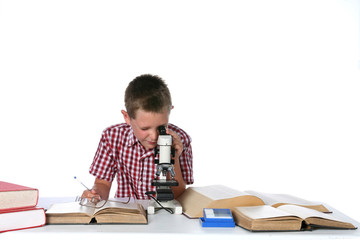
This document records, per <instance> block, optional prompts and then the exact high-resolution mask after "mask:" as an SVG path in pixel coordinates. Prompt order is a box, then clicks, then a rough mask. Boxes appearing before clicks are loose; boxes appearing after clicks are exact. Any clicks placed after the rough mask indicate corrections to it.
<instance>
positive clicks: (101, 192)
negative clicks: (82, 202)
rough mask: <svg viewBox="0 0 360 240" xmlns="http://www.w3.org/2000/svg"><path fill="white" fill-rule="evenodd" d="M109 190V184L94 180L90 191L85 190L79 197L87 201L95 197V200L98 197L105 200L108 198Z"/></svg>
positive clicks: (97, 179) (104, 181)
mask: <svg viewBox="0 0 360 240" xmlns="http://www.w3.org/2000/svg"><path fill="white" fill-rule="evenodd" d="M110 189H111V182H108V181H106V180H102V179H99V178H96V179H95V182H94V186H93V187H92V189H91V190H90V191H89V190H85V191H84V192H83V194H82V196H81V197H82V198H87V199H92V198H94V197H95V199H99V196H100V198H101V199H102V200H107V199H108V198H109V193H110Z"/></svg>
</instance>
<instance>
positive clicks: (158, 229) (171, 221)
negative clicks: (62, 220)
mask: <svg viewBox="0 0 360 240" xmlns="http://www.w3.org/2000/svg"><path fill="white" fill-rule="evenodd" d="M72 200H74V198H42V199H40V200H39V204H38V206H40V207H44V208H48V207H49V206H50V204H51V203H55V202H69V201H72ZM329 208H330V209H331V210H333V211H334V214H336V215H337V216H338V217H341V218H342V219H344V220H345V221H349V222H351V223H353V224H354V225H355V226H356V227H359V226H360V225H359V223H358V222H356V221H355V220H353V219H351V218H349V217H347V216H345V215H343V214H341V213H340V212H338V211H336V210H334V209H333V208H331V207H329ZM67 237H69V238H68V239H69V240H70V239H76V238H74V237H77V239H84V240H85V239H86V240H90V239H96V240H99V239H104V240H110V239H117V240H118V239H120V238H121V239H124V238H127V237H129V238H130V237H131V239H139V238H140V237H141V238H144V239H157V240H159V239H171V240H174V239H195V238H196V239H199V240H200V239H207V240H211V239H221V238H223V239H226V240H228V239H268V238H271V239H287V240H288V239H289V238H291V239H334V238H335V239H360V230H359V229H357V230H333V229H318V230H314V231H302V232H249V231H247V230H245V229H242V228H240V227H238V226H236V227H235V228H203V227H201V225H200V223H199V220H198V219H189V218H187V217H185V216H184V215H175V214H169V213H168V212H166V211H164V210H160V211H158V212H156V213H155V214H154V215H148V224H147V225H134V224H104V225H98V224H90V225H45V226H43V227H40V228H33V229H26V230H21V231H13V232H6V233H2V234H0V238H3V239H29V238H30V239H51V240H53V239H58V238H59V239H60V238H61V239H67Z"/></svg>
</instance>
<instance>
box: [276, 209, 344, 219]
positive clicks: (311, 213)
mask: <svg viewBox="0 0 360 240" xmlns="http://www.w3.org/2000/svg"><path fill="white" fill-rule="evenodd" d="M278 209H281V210H283V211H285V212H288V213H291V214H294V215H296V216H299V217H301V218H302V219H306V218H309V217H318V218H324V219H330V220H333V221H340V222H341V220H340V219H337V218H335V217H334V216H333V215H331V214H326V213H322V212H319V211H316V210H314V209H310V208H306V207H300V206H296V205H282V206H279V207H278Z"/></svg>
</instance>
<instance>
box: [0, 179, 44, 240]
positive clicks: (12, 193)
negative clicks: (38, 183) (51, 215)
mask: <svg viewBox="0 0 360 240" xmlns="http://www.w3.org/2000/svg"><path fill="white" fill-rule="evenodd" d="M38 199H39V190H38V189H35V188H30V187H25V186H21V185H17V184H13V183H8V182H2V181H0V233H1V232H7V231H14V230H20V229H28V228H35V227H40V226H43V225H45V223H46V216H45V211H44V209H43V208H39V207H36V206H37V202H38Z"/></svg>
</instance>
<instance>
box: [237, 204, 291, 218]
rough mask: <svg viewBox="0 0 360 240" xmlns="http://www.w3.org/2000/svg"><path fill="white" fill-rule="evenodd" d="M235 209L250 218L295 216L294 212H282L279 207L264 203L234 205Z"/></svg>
mask: <svg viewBox="0 0 360 240" xmlns="http://www.w3.org/2000/svg"><path fill="white" fill-rule="evenodd" d="M236 209H237V210H238V211H240V212H242V213H243V214H245V215H246V216H248V217H250V218H252V219H265V218H280V217H289V216H292V217H297V216H296V215H294V214H291V213H288V212H284V211H282V210H280V209H277V208H274V207H271V206H268V205H264V206H254V207H236Z"/></svg>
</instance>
